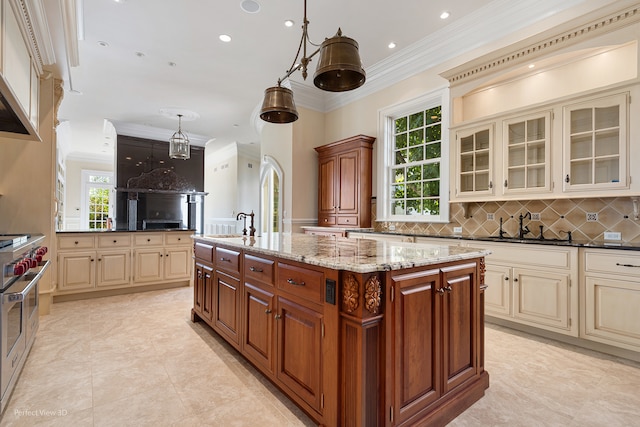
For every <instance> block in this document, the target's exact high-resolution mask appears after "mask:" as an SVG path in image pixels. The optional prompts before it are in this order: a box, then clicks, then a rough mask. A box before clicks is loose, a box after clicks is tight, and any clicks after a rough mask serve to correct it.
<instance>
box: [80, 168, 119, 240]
mask: <svg viewBox="0 0 640 427" xmlns="http://www.w3.org/2000/svg"><path fill="white" fill-rule="evenodd" d="M112 182H113V173H111V172H101V171H88V170H83V171H82V196H83V200H82V207H81V215H82V221H81V224H82V228H83V229H88V230H104V229H107V218H110V217H111V212H113V207H112V205H113V202H112V197H111V191H112V190H113V184H112Z"/></svg>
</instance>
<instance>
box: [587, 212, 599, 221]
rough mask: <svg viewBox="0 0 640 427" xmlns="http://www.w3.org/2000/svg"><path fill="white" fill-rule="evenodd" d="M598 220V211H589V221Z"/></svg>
mask: <svg viewBox="0 0 640 427" xmlns="http://www.w3.org/2000/svg"><path fill="white" fill-rule="evenodd" d="M596 221H598V212H587V222H596Z"/></svg>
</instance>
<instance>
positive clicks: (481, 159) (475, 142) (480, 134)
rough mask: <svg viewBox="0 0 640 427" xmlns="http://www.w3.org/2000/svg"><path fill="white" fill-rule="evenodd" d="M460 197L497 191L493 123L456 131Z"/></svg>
mask: <svg viewBox="0 0 640 427" xmlns="http://www.w3.org/2000/svg"><path fill="white" fill-rule="evenodd" d="M456 151H457V153H456V157H457V165H456V166H457V167H456V171H457V177H456V195H457V196H461V197H464V196H477V195H492V194H493V188H494V185H493V124H489V125H484V126H480V127H476V128H470V129H461V130H459V131H458V132H457V133H456Z"/></svg>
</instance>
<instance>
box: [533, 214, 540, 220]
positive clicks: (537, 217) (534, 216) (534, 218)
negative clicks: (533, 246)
mask: <svg viewBox="0 0 640 427" xmlns="http://www.w3.org/2000/svg"><path fill="white" fill-rule="evenodd" d="M531 221H540V214H539V213H532V214H531Z"/></svg>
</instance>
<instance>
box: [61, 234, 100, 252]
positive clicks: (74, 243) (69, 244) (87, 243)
mask: <svg viewBox="0 0 640 427" xmlns="http://www.w3.org/2000/svg"><path fill="white" fill-rule="evenodd" d="M93 245H94V239H93V236H60V237H58V249H89V248H91V249H92V248H93Z"/></svg>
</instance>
